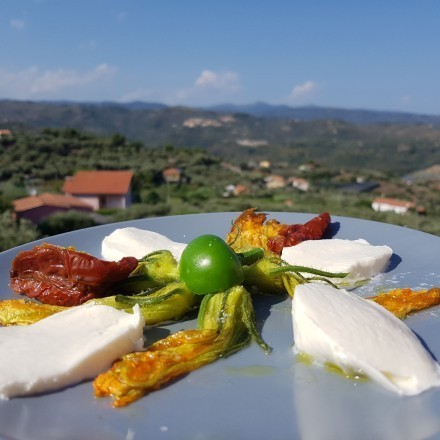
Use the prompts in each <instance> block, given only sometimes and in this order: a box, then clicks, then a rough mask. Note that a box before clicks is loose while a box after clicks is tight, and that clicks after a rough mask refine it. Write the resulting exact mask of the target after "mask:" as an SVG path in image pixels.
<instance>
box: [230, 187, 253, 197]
mask: <svg viewBox="0 0 440 440" xmlns="http://www.w3.org/2000/svg"><path fill="white" fill-rule="evenodd" d="M249 193H250V190H249V187H248V186H247V185H243V184H238V185H233V184H230V185H227V186H226V188H225V190H224V192H223V197H232V196H234V197H240V196H244V195H247V194H249Z"/></svg>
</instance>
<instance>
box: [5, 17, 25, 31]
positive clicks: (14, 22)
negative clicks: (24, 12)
mask: <svg viewBox="0 0 440 440" xmlns="http://www.w3.org/2000/svg"><path fill="white" fill-rule="evenodd" d="M9 24H10V25H11V27H12V28H14V29H18V30H21V29H24V27H25V26H26V22H25V21H24V20H20V19H18V18H11V20H10V21H9Z"/></svg>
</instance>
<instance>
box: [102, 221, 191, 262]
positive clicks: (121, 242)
mask: <svg viewBox="0 0 440 440" xmlns="http://www.w3.org/2000/svg"><path fill="white" fill-rule="evenodd" d="M185 247H186V244H185V243H178V242H176V241H172V240H170V239H169V238H168V237H166V236H165V235H162V234H159V233H157V232H153V231H147V230H145V229H139V228H134V227H129V228H120V229H116V230H115V231H114V232H112V233H111V234H110V235H108V236H107V237H105V238H104V240H103V242H102V252H101V253H102V256H103V258H105V259H106V260H110V261H118V260H120V259H121V258H123V257H136V258H142V257H145V255H147V254H149V253H150V252H154V251H158V250H169V251H170V252H171V253H172V254H173V255H174V258H176V259H177V260H180V256H181V255H182V252H183V249H185Z"/></svg>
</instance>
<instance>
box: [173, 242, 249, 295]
mask: <svg viewBox="0 0 440 440" xmlns="http://www.w3.org/2000/svg"><path fill="white" fill-rule="evenodd" d="M180 279H181V280H182V281H183V282H184V283H185V284H186V286H187V287H188V289H189V290H191V292H193V293H195V294H197V295H205V294H208V293H215V292H221V291H223V290H226V289H229V288H230V287H232V286H235V285H237V284H241V283H242V282H243V280H244V274H243V269H242V267H241V263H240V259H239V258H238V256H237V255H236V254H235V252H234V251H233V250H232V249H231V248H230V247H229V246H228V245H227V244H226V243H225V241H224V240H222V239H221V238H220V237H217V236H216V235H210V234H207V235H201V236H200V237H197V238H195V239H194V240H192V241H191V242H189V243H188V245H187V246H186V248H185V249H184V251H183V253H182V256H181V258H180Z"/></svg>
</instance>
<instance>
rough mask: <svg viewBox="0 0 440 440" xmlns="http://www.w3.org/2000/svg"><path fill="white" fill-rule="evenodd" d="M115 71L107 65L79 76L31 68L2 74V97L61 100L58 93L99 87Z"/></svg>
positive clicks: (67, 72)
mask: <svg viewBox="0 0 440 440" xmlns="http://www.w3.org/2000/svg"><path fill="white" fill-rule="evenodd" d="M116 70H117V69H116V68H115V67H112V66H109V65H108V64H100V65H98V66H96V67H95V68H94V69H92V70H89V71H86V72H79V71H77V70H70V69H62V68H61V69H57V70H46V71H41V70H40V69H38V67H35V66H34V67H30V68H28V69H25V70H21V71H18V72H10V71H7V70H0V96H4V97H8V98H15V99H27V98H35V97H54V96H56V97H59V98H64V97H65V96H64V95H61V96H58V95H57V93H58V92H63V93H64V91H65V90H69V89H70V90H71V91H72V90H80V89H81V88H83V87H86V86H88V85H90V84H96V83H99V82H101V81H103V80H105V79H108V78H111V77H112V76H113V75H114V74H115V72H116Z"/></svg>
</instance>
